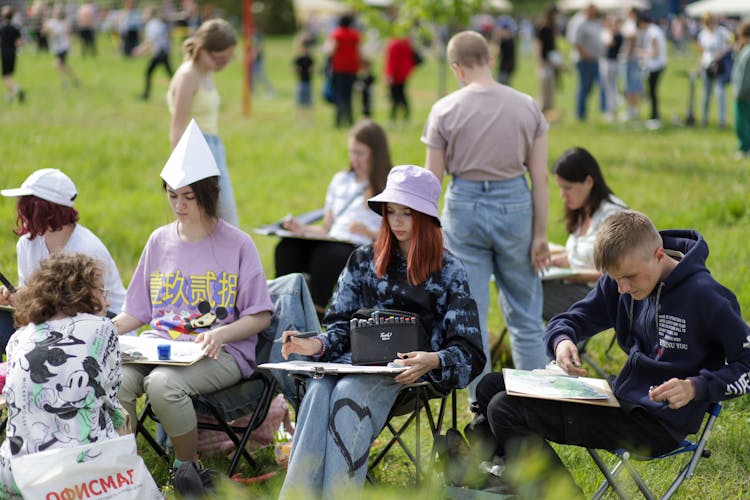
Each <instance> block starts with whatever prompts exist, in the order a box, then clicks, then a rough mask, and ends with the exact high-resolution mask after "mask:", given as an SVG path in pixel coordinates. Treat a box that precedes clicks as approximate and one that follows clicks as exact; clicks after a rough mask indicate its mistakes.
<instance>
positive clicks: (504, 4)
mask: <svg viewBox="0 0 750 500" xmlns="http://www.w3.org/2000/svg"><path fill="white" fill-rule="evenodd" d="M485 5H487V7H490V8H491V9H495V10H498V11H501V12H510V11H512V10H513V4H512V3H510V0H486V1H485Z"/></svg>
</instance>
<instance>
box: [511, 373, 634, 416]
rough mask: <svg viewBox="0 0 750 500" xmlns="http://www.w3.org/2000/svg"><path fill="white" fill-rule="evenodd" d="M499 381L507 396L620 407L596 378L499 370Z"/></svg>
mask: <svg viewBox="0 0 750 500" xmlns="http://www.w3.org/2000/svg"><path fill="white" fill-rule="evenodd" d="M503 379H504V380H505V391H506V392H507V393H508V394H509V395H511V396H520V397H526V398H537V399H551V400H556V401H568V402H571V403H583V404H591V405H600V406H612V407H619V406H620V403H619V402H618V401H617V398H615V395H614V394H613V393H612V389H611V388H610V387H609V383H608V382H607V381H606V380H604V379H600V378H590V377H575V376H570V375H561V374H558V373H552V372H550V371H548V370H531V371H530V370H515V369H512V368H503Z"/></svg>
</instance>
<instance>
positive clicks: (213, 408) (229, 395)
mask: <svg viewBox="0 0 750 500" xmlns="http://www.w3.org/2000/svg"><path fill="white" fill-rule="evenodd" d="M268 291H269V293H270V295H271V300H272V301H273V303H274V314H273V317H272V319H271V325H270V326H269V327H268V328H267V329H266V330H265V331H263V332H261V333H260V334H259V335H258V344H257V347H256V354H255V359H256V362H257V364H259V365H260V364H261V363H265V362H266V361H267V360H268V359H269V355H270V353H271V349H272V347H273V346H274V344H273V340H274V339H275V338H276V337H277V336H280V334H281V332H282V331H284V330H290V329H296V330H302V331H304V330H309V329H312V328H315V327H317V328H319V325H318V319H317V316H316V315H315V310H314V308H312V309H311V308H309V307H307V308H306V307H304V306H303V299H304V298H305V297H306V298H308V299H309V295H310V292H309V291H308V290H307V285H306V283H305V279H304V277H303V276H302V275H301V274H288V275H285V276H281V277H279V278H276V279H274V280H269V281H268ZM311 303H312V301H311V300H310V304H311ZM277 392H278V390H277V383H276V379H275V378H274V377H273V375H271V374H270V373H269V372H268V371H266V370H256V371H255V373H253V375H252V377H251V378H249V379H247V380H242V381H240V382H239V383H237V384H235V385H233V386H231V387H227V388H225V389H222V390H220V391H217V392H214V393H211V394H201V395H199V396H197V397H195V398H193V406H194V407H195V410H196V413H198V414H199V415H204V416H209V417H213V419H214V420H215V421H216V422H215V423H211V422H199V423H198V428H199V429H206V430H213V431H221V432H224V433H225V434H226V435H227V436H228V437H229V439H231V440H232V442H233V443H234V444H235V446H236V450H235V452H234V454H233V456H232V459H231V461H230V464H229V467H228V468H227V475H228V476H231V475H232V474H234V471H235V469H236V468H237V465H238V463H239V461H240V458H244V459H245V461H247V463H248V464H249V465H250V466H251V467H255V461H254V460H253V458H252V457H251V456H250V454H249V453H248V452H247V450H246V449H245V445H246V444H247V441H248V439H249V438H250V434H251V433H252V432H253V431H254V430H255V429H256V428H258V427H259V426H260V425H261V424H262V423H263V420H265V418H266V415H267V414H268V409H269V407H270V405H271V402H272V401H273V398H274V396H275V395H276V394H277ZM246 415H252V416H251V418H250V420H249V421H248V422H247V423H246V424H243V425H241V426H240V425H232V424H230V422H232V421H233V420H236V419H238V418H240V417H243V416H246ZM147 418H151V419H152V420H155V421H158V420H157V417H156V416H155V415H154V413H153V411H152V409H151V404H150V403H148V402H146V407H145V409H144V410H143V412H141V415H140V417H139V418H138V422H137V426H136V435H137V434H139V433H140V434H141V435H142V436H143V437H144V439H145V440H146V441H147V442H148V444H149V445H150V446H151V447H152V448H153V449H154V451H155V452H156V453H157V454H158V455H160V456H161V457H162V458H163V459H164V460H165V461H166V462H167V463H168V462H169V456H168V454H167V453H166V451H165V450H164V448H163V447H162V446H161V445H159V443H158V442H157V441H156V439H155V438H154V437H153V436H152V435H151V433H150V432H149V431H148V429H146V427H145V421H146V419H147Z"/></svg>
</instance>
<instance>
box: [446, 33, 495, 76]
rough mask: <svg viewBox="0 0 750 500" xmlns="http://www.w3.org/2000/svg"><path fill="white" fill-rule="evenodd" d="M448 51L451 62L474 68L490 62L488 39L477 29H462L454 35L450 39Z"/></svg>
mask: <svg viewBox="0 0 750 500" xmlns="http://www.w3.org/2000/svg"><path fill="white" fill-rule="evenodd" d="M446 52H447V55H448V63H449V64H460V65H461V66H465V67H467V68H474V67H476V66H484V65H486V64H489V62H490V47H489V46H488V45H487V40H485V39H484V37H483V36H482V35H480V34H479V33H477V32H476V31H461V32H460V33H456V34H455V35H453V36H452V37H451V39H450V41H448V48H447V50H446Z"/></svg>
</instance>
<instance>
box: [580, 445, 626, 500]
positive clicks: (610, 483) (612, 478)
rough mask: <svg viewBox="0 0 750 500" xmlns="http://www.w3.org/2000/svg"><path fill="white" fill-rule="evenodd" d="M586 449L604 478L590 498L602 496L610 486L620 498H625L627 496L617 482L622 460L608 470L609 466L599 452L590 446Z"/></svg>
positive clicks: (624, 499)
mask: <svg viewBox="0 0 750 500" xmlns="http://www.w3.org/2000/svg"><path fill="white" fill-rule="evenodd" d="M586 451H588V452H589V455H591V458H592V459H593V460H594V462H595V463H596V466H597V467H599V470H600V471H601V472H602V474H604V477H605V480H604V482H603V483H602V484H601V486H599V489H598V490H596V493H594V496H593V497H592V498H594V499H599V498H602V496H604V493H606V492H607V490H608V489H609V488H612V489H613V490H614V492H615V494H617V496H618V497H620V498H621V499H622V500H626V499H627V498H628V497H627V495H625V492H624V491H623V490H622V488H620V485H619V484H618V483H617V479H616V476H617V473H618V472H620V467H621V466H622V461H620V462H618V464H617V465H616V466H615V467H614V469H612V470H611V471H610V470H609V467H608V466H607V464H606V463H605V462H604V460H603V459H602V457H601V455H599V452H598V451H596V450H593V449H590V448H587V449H586Z"/></svg>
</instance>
